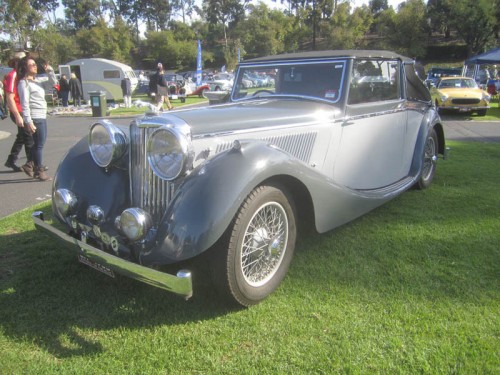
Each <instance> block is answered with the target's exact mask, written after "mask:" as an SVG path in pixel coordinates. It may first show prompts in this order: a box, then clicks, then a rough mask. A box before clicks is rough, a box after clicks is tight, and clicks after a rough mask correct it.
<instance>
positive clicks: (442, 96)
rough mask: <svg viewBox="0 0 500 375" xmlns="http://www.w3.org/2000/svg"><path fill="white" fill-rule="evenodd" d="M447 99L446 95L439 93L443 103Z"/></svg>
mask: <svg viewBox="0 0 500 375" xmlns="http://www.w3.org/2000/svg"><path fill="white" fill-rule="evenodd" d="M447 100H448V95H445V94H441V101H442V102H443V103H444V102H445V101H447Z"/></svg>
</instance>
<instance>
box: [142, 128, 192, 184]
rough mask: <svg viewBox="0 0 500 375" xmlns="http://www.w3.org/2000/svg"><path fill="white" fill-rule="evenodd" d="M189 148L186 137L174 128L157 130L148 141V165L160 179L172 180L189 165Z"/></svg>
mask: <svg viewBox="0 0 500 375" xmlns="http://www.w3.org/2000/svg"><path fill="white" fill-rule="evenodd" d="M190 147H191V144H190V142H189V139H188V136H186V135H185V134H183V133H181V132H180V131H178V130H177V129H176V128H168V127H163V128H159V129H157V130H155V131H154V132H153V133H152V134H151V136H150V137H149V140H148V161H149V165H150V166H151V169H152V170H153V171H154V173H155V174H156V175H157V176H158V177H160V178H161V179H163V180H167V181H171V180H174V179H176V178H177V177H179V176H180V175H181V174H182V173H184V171H185V170H186V168H187V166H188V164H189V163H188V160H189V158H190Z"/></svg>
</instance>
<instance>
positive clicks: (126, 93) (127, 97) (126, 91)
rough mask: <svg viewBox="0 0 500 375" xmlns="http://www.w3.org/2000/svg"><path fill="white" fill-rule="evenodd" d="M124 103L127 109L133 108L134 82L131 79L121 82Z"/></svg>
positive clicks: (126, 78) (124, 79) (125, 78)
mask: <svg viewBox="0 0 500 375" xmlns="http://www.w3.org/2000/svg"><path fill="white" fill-rule="evenodd" d="M121 86H122V94H123V102H124V104H125V107H126V108H130V107H132V82H130V78H129V77H124V78H123V79H122V82H121Z"/></svg>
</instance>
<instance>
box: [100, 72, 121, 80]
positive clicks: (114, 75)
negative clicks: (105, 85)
mask: <svg viewBox="0 0 500 375" xmlns="http://www.w3.org/2000/svg"><path fill="white" fill-rule="evenodd" d="M103 77H104V78H107V79H109V78H120V71H119V70H105V71H104V72H103Z"/></svg>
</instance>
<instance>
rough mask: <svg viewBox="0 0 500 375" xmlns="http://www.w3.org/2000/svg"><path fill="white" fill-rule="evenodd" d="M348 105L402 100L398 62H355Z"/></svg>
mask: <svg viewBox="0 0 500 375" xmlns="http://www.w3.org/2000/svg"><path fill="white" fill-rule="evenodd" d="M352 69H353V70H352V76H351V77H352V78H351V84H350V87H349V99H348V104H360V103H371V102H378V101H384V100H395V99H399V98H400V92H401V90H400V87H401V85H400V64H399V62H398V61H397V60H355V61H354V63H353V68H352Z"/></svg>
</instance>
